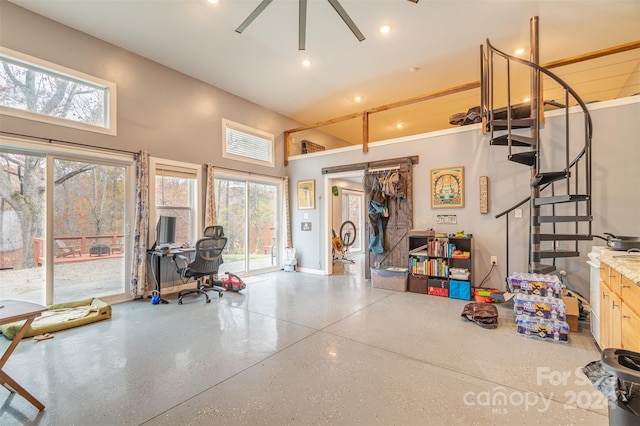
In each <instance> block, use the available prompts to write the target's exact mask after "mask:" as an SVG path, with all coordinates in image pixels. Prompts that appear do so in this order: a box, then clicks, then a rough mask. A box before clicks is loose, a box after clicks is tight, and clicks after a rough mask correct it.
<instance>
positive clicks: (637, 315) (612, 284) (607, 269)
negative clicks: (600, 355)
mask: <svg viewBox="0 0 640 426" xmlns="http://www.w3.org/2000/svg"><path fill="white" fill-rule="evenodd" d="M600 278H601V280H600V347H601V348H602V349H605V348H623V349H628V350H631V351H635V352H640V286H638V285H637V284H634V283H632V282H631V281H630V280H629V279H628V278H626V277H624V276H622V274H621V273H620V272H619V271H617V270H616V269H615V268H612V267H611V266H609V265H607V264H605V263H601V266H600Z"/></svg>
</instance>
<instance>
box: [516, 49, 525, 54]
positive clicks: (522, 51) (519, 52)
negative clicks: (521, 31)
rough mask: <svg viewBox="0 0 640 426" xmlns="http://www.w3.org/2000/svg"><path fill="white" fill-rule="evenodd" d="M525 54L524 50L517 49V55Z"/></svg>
mask: <svg viewBox="0 0 640 426" xmlns="http://www.w3.org/2000/svg"><path fill="white" fill-rule="evenodd" d="M523 53H524V49H523V48H522V47H521V48H519V49H516V55H522V54H523Z"/></svg>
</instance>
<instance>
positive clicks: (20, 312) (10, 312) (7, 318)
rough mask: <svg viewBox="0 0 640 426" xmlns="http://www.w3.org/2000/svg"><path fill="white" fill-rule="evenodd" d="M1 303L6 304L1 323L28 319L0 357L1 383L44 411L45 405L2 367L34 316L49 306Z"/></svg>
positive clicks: (0, 301) (16, 302)
mask: <svg viewBox="0 0 640 426" xmlns="http://www.w3.org/2000/svg"><path fill="white" fill-rule="evenodd" d="M0 305H4V307H2V308H0V325H2V324H8V323H11V322H14V321H22V320H26V321H25V323H24V325H23V326H22V328H21V329H20V331H18V334H16V337H14V338H13V340H12V341H11V344H10V345H9V347H8V348H7V350H6V351H4V355H2V358H0V384H1V385H2V386H4V387H5V388H7V389H8V390H9V392H11V393H13V392H18V394H20V395H22V396H23V397H24V398H25V399H26V400H27V401H29V402H30V403H32V404H33V405H34V406H35V407H36V408H37V409H38V410H40V411H42V410H44V405H43V404H42V403H41V402H40V401H38V400H37V399H36V398H35V397H34V396H33V395H31V394H30V393H29V392H27V391H26V389H24V388H23V387H22V386H20V385H19V384H18V382H16V381H15V380H13V379H12V378H11V377H9V375H8V374H7V373H5V372H4V370H3V369H2V367H4V365H5V364H6V363H7V360H8V359H9V357H10V356H11V354H12V353H13V351H14V350H15V349H16V346H18V343H20V340H22V336H24V333H26V331H27V329H28V328H29V326H30V325H31V323H32V322H33V320H34V318H35V317H37V316H40V313H41V312H43V311H46V310H47V307H46V306H42V305H38V304H36V303H30V302H22V301H19V300H0Z"/></svg>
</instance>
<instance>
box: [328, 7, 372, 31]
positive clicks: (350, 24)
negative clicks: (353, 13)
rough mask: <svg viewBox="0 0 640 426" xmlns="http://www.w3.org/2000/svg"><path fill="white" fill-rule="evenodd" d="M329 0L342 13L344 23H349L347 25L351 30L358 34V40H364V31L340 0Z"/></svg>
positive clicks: (339, 13)
mask: <svg viewBox="0 0 640 426" xmlns="http://www.w3.org/2000/svg"><path fill="white" fill-rule="evenodd" d="M327 1H328V2H329V3H330V4H331V6H333V8H334V9H335V11H336V12H338V15H340V17H341V18H342V20H343V21H344V23H345V24H347V27H349V29H350V30H351V32H352V33H353V35H355V36H356V38H357V39H358V41H362V40H364V35H362V33H361V32H360V30H359V29H358V27H357V26H356V24H355V23H354V22H353V21H352V20H351V18H350V17H349V15H348V14H347V12H346V11H345V10H344V9H343V8H342V5H340V2H338V0H327Z"/></svg>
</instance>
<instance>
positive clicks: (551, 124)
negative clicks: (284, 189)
mask: <svg viewBox="0 0 640 426" xmlns="http://www.w3.org/2000/svg"><path fill="white" fill-rule="evenodd" d="M589 108H590V111H591V114H592V118H593V124H594V136H593V215H594V221H593V234H596V235H597V234H599V235H602V234H603V233H604V232H611V233H613V234H620V235H632V236H640V185H639V183H640V125H639V120H638V117H640V97H635V98H625V99H622V100H619V101H608V102H601V103H598V104H591V105H589ZM580 117H581V114H576V113H574V114H572V116H571V123H572V140H573V138H575V135H577V134H578V133H579V131H580V130H581V127H580V125H579V123H580V122H581V118H580ZM563 122H564V117H563V116H558V114H557V113H555V114H554V113H547V120H546V125H545V129H543V130H542V132H541V137H542V139H543V142H542V144H543V145H542V147H543V148H542V149H543V158H544V159H545V160H544V161H545V162H546V163H548V167H549V169H550V170H551V169H552V168H553V167H554V166H555V165H556V164H557V163H558V162H562V161H564V158H563V156H560V155H556V154H557V152H558V150H559V148H558V147H557V145H555V144H557V143H562V141H563V140H564V139H563V137H564V130H563V127H562V126H563ZM558 140H559V141H560V142H558ZM506 149H507V148H506V147H496V146H490V145H489V142H488V136H485V135H483V134H482V133H481V131H480V125H472V126H465V127H461V128H457V129H451V130H445V131H440V132H434V133H429V134H424V135H418V136H415V137H412V138H403V139H398V140H393V141H386V142H377V143H372V144H370V145H369V153H367V154H363V153H362V152H361V151H360V150H359V149H344V150H339V151H337V152H332V153H324V154H313V155H310V156H299V157H296V158H292V159H290V163H289V166H288V167H287V174H288V175H289V177H290V179H291V182H293V183H295V182H296V181H298V180H302V179H315V180H316V184H317V193H316V195H317V200H316V209H315V210H311V211H309V210H305V211H304V212H305V213H308V214H309V219H308V220H310V221H312V222H313V230H314V232H312V233H309V232H305V233H301V232H297V230H298V229H299V228H300V226H299V222H300V221H301V211H299V210H296V208H295V193H292V194H291V199H292V210H291V220H292V228H293V230H294V231H293V244H294V247H296V248H297V249H298V265H299V266H300V268H301V269H303V270H304V269H318V270H322V269H324V268H325V267H326V265H324V264H323V259H324V250H326V249H327V244H329V240H328V239H327V238H325V236H326V235H327V230H326V229H324V226H323V224H324V217H323V211H324V207H323V206H324V202H325V200H324V198H325V192H326V189H325V188H324V187H323V182H324V180H323V176H322V175H321V172H320V171H321V169H322V168H323V167H330V166H339V165H347V164H353V163H361V162H366V161H375V160H381V159H387V158H398V157H405V156H411V155H417V156H419V163H418V164H416V165H414V167H413V172H414V193H413V202H414V227H415V228H430V227H434V228H435V229H436V230H438V231H442V232H447V233H450V232H454V231H457V230H460V229H464V230H465V232H467V233H472V234H473V235H474V236H475V249H476V256H475V258H474V268H475V277H476V284H477V283H479V280H481V279H482V278H483V277H484V276H485V275H486V274H487V273H488V271H489V265H490V256H492V255H496V256H498V271H497V273H496V272H494V273H493V274H492V275H491V277H490V279H489V281H488V282H487V283H486V284H485V285H486V286H493V287H498V288H504V278H505V277H506V276H507V275H508V273H511V272H519V271H526V270H527V263H528V259H527V252H528V246H527V244H528V225H529V223H528V219H527V217H528V206H527V205H525V206H523V207H524V215H523V216H524V218H523V219H514V218H513V213H512V215H511V217H510V219H509V223H510V232H509V239H510V249H509V257H510V263H509V270H508V271H507V270H506V265H505V262H506V254H507V250H506V247H505V246H506V242H505V241H506V230H505V219H504V218H502V219H495V217H494V216H495V215H496V214H497V213H499V212H501V211H503V210H506V209H508V208H509V207H511V206H512V205H513V204H515V203H516V202H519V201H521V200H523V199H524V198H526V197H528V196H529V174H530V172H529V168H528V167H526V166H523V165H519V164H516V163H513V162H510V161H508V160H507V152H506ZM552 163H553V164H552ZM448 166H464V168H465V170H464V172H465V192H466V195H465V207H464V208H463V209H437V210H434V209H431V206H430V202H429V173H430V170H431V169H433V168H440V167H448ZM483 175H486V176H488V177H489V214H480V210H479V182H478V178H479V176H483ZM437 214H455V215H457V218H458V223H457V225H437V224H436V215H437ZM329 233H330V230H329ZM603 243H604V242H603V241H601V240H594V241H593V242H592V241H586V242H581V243H580V251H581V257H580V258H569V259H559V260H558V261H557V264H558V268H559V269H564V270H566V271H567V273H568V279H569V283H570V284H571V285H572V286H574V287H575V289H576V290H577V291H579V292H581V293H582V294H583V295H585V296H586V297H588V279H589V269H588V266H587V265H586V263H585V262H586V260H587V258H586V254H587V253H588V252H589V251H590V247H591V246H592V245H602V244H603ZM398 266H403V265H398Z"/></svg>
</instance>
